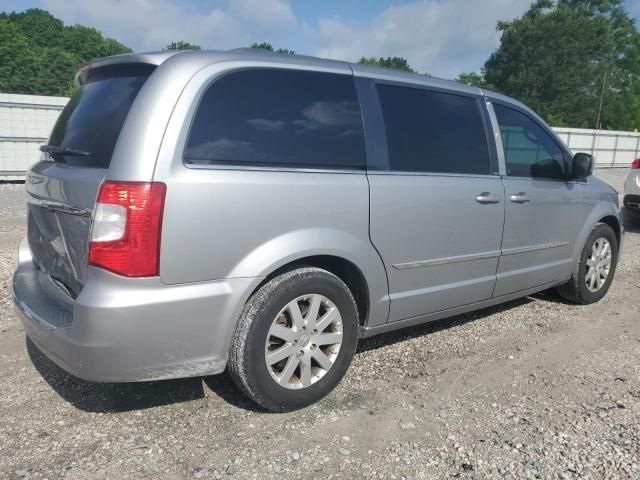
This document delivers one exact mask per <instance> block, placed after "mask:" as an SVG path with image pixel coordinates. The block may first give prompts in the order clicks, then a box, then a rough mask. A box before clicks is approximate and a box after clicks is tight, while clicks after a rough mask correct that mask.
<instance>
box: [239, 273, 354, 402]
mask: <svg viewBox="0 0 640 480" xmlns="http://www.w3.org/2000/svg"><path fill="white" fill-rule="evenodd" d="M357 340H358V309H357V307H356V303H355V300H354V298H353V295H352V294H351V291H350V290H349V288H348V287H347V286H346V285H345V284H344V282H343V281H342V280H340V279H339V278H338V277H336V276H335V275H333V274H331V273H329V272H327V271H325V270H322V269H319V268H311V267H309V268H299V269H296V270H292V271H290V272H286V273H283V274H282V275H279V276H277V277H275V278H273V279H272V280H270V281H269V282H267V283H266V284H265V285H264V286H262V287H261V288H260V289H259V290H258V291H257V292H256V293H255V294H254V295H253V296H252V297H251V298H250V299H249V301H248V302H247V304H246V305H245V308H244V310H243V313H242V315H241V318H240V320H239V322H238V326H237V328H236V332H235V335H234V339H233V342H232V345H231V350H230V354H229V364H228V367H229V373H230V374H231V378H232V379H233V381H234V382H235V384H236V385H237V386H238V387H239V388H240V390H242V391H243V392H244V393H245V395H247V396H248V397H249V398H251V399H252V400H253V401H255V402H256V403H258V404H259V405H261V406H263V407H264V408H266V409H268V410H272V411H279V412H285V411H290V410H296V409H299V408H303V407H306V406H307V405H310V404H312V403H315V402H317V401H318V400H320V399H321V398H322V397H324V396H325V395H327V394H328V393H329V392H331V390H333V388H334V387H335V386H336V385H337V384H338V383H339V382H340V380H341V379H342V377H343V376H344V374H345V373H346V371H347V369H348V368H349V365H350V363H351V359H352V358H353V355H354V353H355V349H356V344H357Z"/></svg>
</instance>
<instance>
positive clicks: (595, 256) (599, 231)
mask: <svg viewBox="0 0 640 480" xmlns="http://www.w3.org/2000/svg"><path fill="white" fill-rule="evenodd" d="M617 262H618V239H617V237H616V234H615V233H614V231H613V229H612V228H611V227H610V226H609V225H606V224H604V223H599V224H597V225H596V226H595V228H594V229H593V231H592V232H591V235H589V238H588V239H587V241H586V243H585V245H584V248H583V249H582V254H581V255H580V258H579V259H578V263H577V264H576V266H575V268H574V270H573V275H572V276H571V280H569V282H568V283H566V284H565V285H562V286H560V287H558V293H559V294H560V296H561V297H563V298H564V299H565V300H569V301H570V302H574V303H580V304H582V305H588V304H590V303H595V302H597V301H599V300H600V299H601V298H602V297H604V296H605V295H606V293H607V291H608V290H609V287H610V286H611V282H612V280H613V275H614V273H615V271H616V264H617Z"/></svg>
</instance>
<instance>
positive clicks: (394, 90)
mask: <svg viewBox="0 0 640 480" xmlns="http://www.w3.org/2000/svg"><path fill="white" fill-rule="evenodd" d="M378 94H379V96H380V103H381V105H382V111H383V114H384V121H385V127H386V131H387V142H388V144H389V164H390V169H391V170H397V171H404V172H436V173H467V174H488V173H489V172H490V165H489V149H488V146H487V137H486V134H485V130H484V124H483V121H482V116H481V115H482V114H481V112H480V107H479V105H478V102H477V100H476V99H475V98H472V97H467V96H462V95H455V94H449V93H442V92H436V91H432V90H425V89H420V88H410V87H401V86H395V85H378Z"/></svg>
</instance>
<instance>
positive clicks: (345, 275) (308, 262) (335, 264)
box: [249, 255, 371, 325]
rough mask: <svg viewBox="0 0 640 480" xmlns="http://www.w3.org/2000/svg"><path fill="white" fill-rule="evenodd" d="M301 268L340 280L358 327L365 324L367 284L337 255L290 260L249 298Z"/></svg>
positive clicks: (353, 266)
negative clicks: (349, 297) (355, 309)
mask: <svg viewBox="0 0 640 480" xmlns="http://www.w3.org/2000/svg"><path fill="white" fill-rule="evenodd" d="M301 267H316V268H321V269H323V270H326V271H328V272H330V273H332V274H334V275H335V276H336V277H338V278H339V279H340V280H342V281H343V282H344V283H345V284H346V285H347V287H348V288H349V290H351V293H352V295H353V297H354V298H355V300H356V305H357V307H358V317H359V323H360V325H365V324H366V322H367V319H368V316H369V312H370V311H371V300H370V299H371V294H370V290H369V284H368V282H367V280H366V278H365V276H364V274H363V273H362V270H361V269H360V268H359V267H358V266H357V265H356V264H355V263H353V262H352V261H350V260H347V259H346V258H344V257H340V256H337V255H311V256H306V257H301V258H298V259H296V260H292V261H290V262H288V263H286V264H285V265H282V266H281V267H278V268H277V269H275V270H273V271H272V272H271V273H269V274H268V275H267V276H266V277H265V278H264V279H263V280H262V281H261V282H260V283H259V284H258V285H257V286H256V287H255V289H254V290H253V291H252V292H251V295H249V298H251V297H252V296H253V295H254V294H255V293H256V292H257V291H258V290H260V288H262V286H263V285H265V284H266V283H267V282H269V281H270V280H271V279H273V278H275V277H277V276H279V275H282V274H283V273H285V272H288V271H291V270H295V269H297V268H301Z"/></svg>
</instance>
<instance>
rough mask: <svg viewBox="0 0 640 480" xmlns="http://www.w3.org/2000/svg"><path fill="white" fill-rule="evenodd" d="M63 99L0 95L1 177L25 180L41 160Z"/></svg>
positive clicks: (65, 101)
mask: <svg viewBox="0 0 640 480" xmlns="http://www.w3.org/2000/svg"><path fill="white" fill-rule="evenodd" d="M68 101H69V99H68V98H66V97H47V96H42V95H15V94H11V93H0V178H1V179H12V178H22V177H24V172H25V171H27V170H28V169H29V166H31V165H32V164H33V163H34V162H35V161H37V160H38V158H40V152H39V151H38V147H39V146H40V145H42V144H43V143H46V141H47V138H48V137H49V133H50V132H51V129H52V128H53V125H54V123H55V122H56V119H57V118H58V115H60V111H61V110H62V109H63V108H64V106H65V105H66V104H67V102H68Z"/></svg>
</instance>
